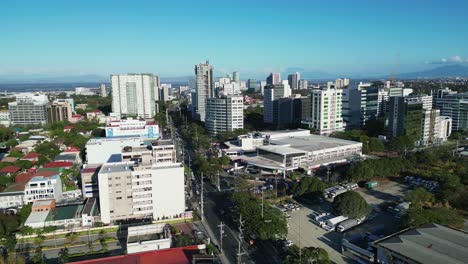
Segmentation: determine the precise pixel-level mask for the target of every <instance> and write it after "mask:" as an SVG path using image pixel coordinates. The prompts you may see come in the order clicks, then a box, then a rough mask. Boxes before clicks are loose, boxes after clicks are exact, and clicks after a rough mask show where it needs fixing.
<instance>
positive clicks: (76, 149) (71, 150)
mask: <svg viewBox="0 0 468 264" xmlns="http://www.w3.org/2000/svg"><path fill="white" fill-rule="evenodd" d="M63 152H80V148H79V147H68V148H66V149H65V150H64V151H63Z"/></svg>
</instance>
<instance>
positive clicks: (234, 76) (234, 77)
mask: <svg viewBox="0 0 468 264" xmlns="http://www.w3.org/2000/svg"><path fill="white" fill-rule="evenodd" d="M232 80H233V82H235V83H237V84H238V85H240V76H239V72H238V71H235V72H233V73H232Z"/></svg>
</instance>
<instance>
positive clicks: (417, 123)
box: [388, 94, 447, 146]
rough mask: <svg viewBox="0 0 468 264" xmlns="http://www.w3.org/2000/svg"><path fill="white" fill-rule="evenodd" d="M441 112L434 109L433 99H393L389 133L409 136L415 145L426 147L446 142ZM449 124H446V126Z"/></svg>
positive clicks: (419, 96)
mask: <svg viewBox="0 0 468 264" xmlns="http://www.w3.org/2000/svg"><path fill="white" fill-rule="evenodd" d="M439 116H440V110H438V109H432V97H431V96H428V95H424V94H413V95H411V96H407V97H391V98H390V105H389V122H388V127H389V133H390V135H391V136H394V137H400V136H408V137H409V138H410V139H412V140H414V141H415V145H418V146H425V145H429V144H436V143H440V142H441V141H445V140H446V137H444V134H440V121H441V120H440V117H439ZM446 124H447V122H446V123H445V124H444V125H446Z"/></svg>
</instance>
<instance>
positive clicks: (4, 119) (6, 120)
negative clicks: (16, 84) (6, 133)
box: [0, 110, 10, 127]
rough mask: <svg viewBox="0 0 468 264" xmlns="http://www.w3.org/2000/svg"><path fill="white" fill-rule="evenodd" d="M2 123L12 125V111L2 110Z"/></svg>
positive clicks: (0, 119)
mask: <svg viewBox="0 0 468 264" xmlns="http://www.w3.org/2000/svg"><path fill="white" fill-rule="evenodd" d="M0 125H2V126H5V127H8V126H10V111H9V110H0Z"/></svg>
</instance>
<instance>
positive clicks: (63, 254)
mask: <svg viewBox="0 0 468 264" xmlns="http://www.w3.org/2000/svg"><path fill="white" fill-rule="evenodd" d="M59 257H60V262H61V263H67V262H68V259H69V253H68V248H67V247H64V248H62V249H60V252H59Z"/></svg>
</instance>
